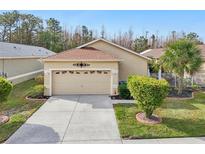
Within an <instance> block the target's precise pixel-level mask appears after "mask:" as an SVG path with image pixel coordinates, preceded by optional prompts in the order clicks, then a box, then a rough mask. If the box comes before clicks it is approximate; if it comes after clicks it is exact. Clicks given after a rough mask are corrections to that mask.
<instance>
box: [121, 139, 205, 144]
mask: <svg viewBox="0 0 205 154" xmlns="http://www.w3.org/2000/svg"><path fill="white" fill-rule="evenodd" d="M122 142H123V144H205V137H189V138H166V139H136V140H122Z"/></svg>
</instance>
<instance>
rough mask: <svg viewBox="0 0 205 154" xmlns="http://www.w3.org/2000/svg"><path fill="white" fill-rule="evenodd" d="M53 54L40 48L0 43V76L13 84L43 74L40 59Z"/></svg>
mask: <svg viewBox="0 0 205 154" xmlns="http://www.w3.org/2000/svg"><path fill="white" fill-rule="evenodd" d="M54 54H55V53H54V52H52V51H50V50H47V49H45V48H42V47H36V46H30V45H23V44H15V43H5V42H0V76H4V77H6V78H7V79H8V80H10V81H11V82H12V83H13V84H16V83H20V82H22V81H25V80H28V79H31V78H33V77H35V76H36V75H37V74H39V73H43V63H42V62H41V59H42V58H45V57H48V56H50V55H54Z"/></svg>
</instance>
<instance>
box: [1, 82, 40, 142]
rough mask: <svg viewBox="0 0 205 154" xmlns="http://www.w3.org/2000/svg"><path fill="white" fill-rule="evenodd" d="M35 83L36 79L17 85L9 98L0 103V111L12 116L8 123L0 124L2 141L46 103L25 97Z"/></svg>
mask: <svg viewBox="0 0 205 154" xmlns="http://www.w3.org/2000/svg"><path fill="white" fill-rule="evenodd" d="M35 85H37V83H36V81H35V80H29V81H25V82H23V83H20V84H17V85H15V86H14V88H13V90H12V92H11V94H10V96H9V98H8V100H7V101H6V102H3V103H0V113H4V114H7V115H9V116H10V121H9V122H8V123H6V124H3V125H0V143H1V142H4V141H5V140H6V139H7V138H8V137H9V136H10V135H12V134H13V133H14V132H15V131H16V130H17V129H18V128H19V127H20V126H21V125H22V124H23V123H24V122H25V121H26V120H27V119H28V118H29V117H30V116H31V115H32V114H33V113H34V112H35V111H36V110H37V109H38V108H39V107H40V106H41V105H42V104H43V103H44V101H29V100H26V99H25V97H26V95H27V94H28V92H29V91H30V90H31V88H32V87H33V86H35Z"/></svg>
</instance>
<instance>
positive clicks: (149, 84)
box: [128, 75, 169, 118]
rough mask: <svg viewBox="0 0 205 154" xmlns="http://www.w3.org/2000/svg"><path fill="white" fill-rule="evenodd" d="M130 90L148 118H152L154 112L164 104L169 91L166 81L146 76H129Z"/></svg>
mask: <svg viewBox="0 0 205 154" xmlns="http://www.w3.org/2000/svg"><path fill="white" fill-rule="evenodd" d="M128 89H129V90H130V93H131V96H132V97H133V98H134V99H135V100H136V103H137V104H139V106H140V107H141V109H142V110H143V111H144V112H145V114H146V117H147V118H150V117H151V115H152V113H153V111H154V110H155V109H156V108H157V107H159V106H160V105H161V104H162V103H163V99H164V98H165V97H166V96H167V94H168V91H169V84H168V82H167V81H166V80H164V79H163V80H157V79H154V78H150V77H145V76H137V75H133V76H129V78H128Z"/></svg>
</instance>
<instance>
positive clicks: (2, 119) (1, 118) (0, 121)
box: [0, 115, 9, 125]
mask: <svg viewBox="0 0 205 154" xmlns="http://www.w3.org/2000/svg"><path fill="white" fill-rule="evenodd" d="M8 121H9V117H8V116H5V115H0V125H1V124H4V123H6V122H8Z"/></svg>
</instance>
